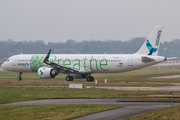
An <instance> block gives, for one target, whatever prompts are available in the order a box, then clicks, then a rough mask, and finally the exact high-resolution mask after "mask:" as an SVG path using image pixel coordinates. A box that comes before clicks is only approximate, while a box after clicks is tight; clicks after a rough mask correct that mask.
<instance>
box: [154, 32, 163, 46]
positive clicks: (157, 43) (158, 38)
mask: <svg viewBox="0 0 180 120" xmlns="http://www.w3.org/2000/svg"><path fill="white" fill-rule="evenodd" d="M161 32H162V31H161V30H158V34H157V38H156V44H155V45H156V46H159V41H160V36H161Z"/></svg>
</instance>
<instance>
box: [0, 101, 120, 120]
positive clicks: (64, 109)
mask: <svg viewBox="0 0 180 120" xmlns="http://www.w3.org/2000/svg"><path fill="white" fill-rule="evenodd" d="M120 107H122V106H119V105H85V104H81V105H74V104H70V105H2V106H1V107H0V120H11V119H13V120H36V119H38V120H39V119H41V120H67V119H72V118H76V117H80V116H84V115H88V114H92V113H97V112H101V111H105V110H111V109H115V108H120Z"/></svg>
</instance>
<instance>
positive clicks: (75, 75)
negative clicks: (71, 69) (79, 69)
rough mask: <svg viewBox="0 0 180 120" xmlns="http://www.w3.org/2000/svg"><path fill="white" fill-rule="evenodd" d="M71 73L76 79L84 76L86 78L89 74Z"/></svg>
mask: <svg viewBox="0 0 180 120" xmlns="http://www.w3.org/2000/svg"><path fill="white" fill-rule="evenodd" d="M70 75H71V76H73V78H76V79H83V78H86V76H88V74H70Z"/></svg>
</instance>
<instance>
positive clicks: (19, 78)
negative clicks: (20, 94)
mask: <svg viewBox="0 0 180 120" xmlns="http://www.w3.org/2000/svg"><path fill="white" fill-rule="evenodd" d="M21 74H22V72H19V77H18V78H17V80H18V81H19V80H22V77H21Z"/></svg>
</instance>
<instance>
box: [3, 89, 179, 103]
mask: <svg viewBox="0 0 180 120" xmlns="http://www.w3.org/2000/svg"><path fill="white" fill-rule="evenodd" d="M174 93H180V92H174ZM149 94H169V92H168V91H122V90H108V89H88V88H83V89H69V88H65V89H64V88H60V87H57V88H53V87H50V88H45V87H0V96H1V97H0V104H2V103H11V102H18V101H28V100H39V99H60V98H120V97H142V96H144V95H149Z"/></svg>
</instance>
